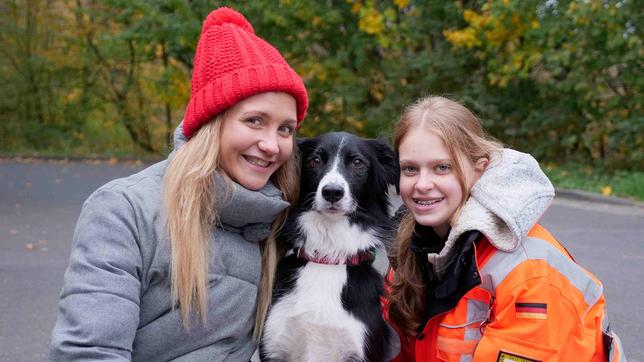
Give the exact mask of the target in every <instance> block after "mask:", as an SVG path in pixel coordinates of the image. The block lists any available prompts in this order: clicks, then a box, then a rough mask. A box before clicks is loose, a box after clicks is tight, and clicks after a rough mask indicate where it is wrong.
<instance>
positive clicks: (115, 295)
mask: <svg viewBox="0 0 644 362" xmlns="http://www.w3.org/2000/svg"><path fill="white" fill-rule="evenodd" d="M191 88H192V89H191V96H190V101H189V103H188V106H187V110H186V113H185V117H184V120H183V123H182V125H180V127H179V128H178V129H177V131H176V132H175V150H174V152H173V153H172V154H171V155H170V156H169V157H168V159H167V160H165V161H163V162H160V163H158V164H155V165H153V166H151V167H149V168H147V169H145V170H143V171H141V172H139V173H137V174H135V175H132V176H130V177H126V178H123V179H118V180H114V181H112V182H110V183H108V184H106V185H104V186H102V187H101V188H99V189H98V190H97V191H96V192H94V193H93V194H92V195H91V196H90V197H89V199H88V200H87V201H86V202H85V204H84V206H83V210H82V212H81V215H80V218H79V220H78V224H77V227H76V231H75V234H74V241H73V245H72V253H71V258H70V263H69V267H68V269H67V272H66V274H65V280H64V285H63V290H62V292H61V295H60V304H59V313H58V320H57V323H56V326H55V328H54V330H53V333H52V343H51V349H50V354H49V359H50V360H54V361H69V360H81V359H82V360H108V359H109V360H139V361H168V360H181V361H187V360H189V361H224V360H226V361H248V360H249V359H250V357H251V355H252V354H253V351H254V349H255V344H254V343H253V342H254V341H253V335H254V336H255V337H256V336H259V335H260V334H261V329H262V322H263V320H264V317H265V314H266V308H267V305H268V302H269V300H270V293H271V288H272V282H273V275H274V269H275V265H276V261H277V257H278V248H277V245H276V241H275V233H276V230H278V229H279V227H280V226H281V223H282V221H283V220H284V218H285V216H286V211H287V207H288V206H289V202H292V201H294V200H296V197H297V194H298V185H297V177H296V170H295V168H294V159H293V149H294V137H295V135H294V134H295V130H296V129H297V127H299V125H300V123H301V122H302V120H303V119H304V116H305V114H306V110H307V106H308V98H307V93H306V89H305V88H304V84H303V82H302V80H301V78H300V77H299V76H298V75H297V74H296V73H295V71H293V69H292V68H291V67H290V66H289V65H288V64H287V63H286V61H285V60H284V59H283V57H282V56H281V55H280V53H279V52H278V51H277V50H276V49H275V48H274V47H272V46H271V45H270V44H268V43H267V42H266V41H264V40H263V39H261V38H259V37H257V36H256V35H255V34H254V31H253V27H252V26H251V24H250V23H248V21H247V20H246V19H245V18H244V17H243V16H242V15H241V14H239V13H237V12H236V11H234V10H232V9H229V8H220V9H217V10H215V11H213V12H212V13H210V15H208V17H207V19H206V20H205V22H204V24H203V28H202V32H201V37H200V39H199V43H198V46H197V51H196V54H195V58H194V69H193V74H192V83H191Z"/></svg>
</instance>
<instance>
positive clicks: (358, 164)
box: [351, 158, 364, 167]
mask: <svg viewBox="0 0 644 362" xmlns="http://www.w3.org/2000/svg"><path fill="white" fill-rule="evenodd" d="M351 166H353V167H362V166H364V161H362V160H361V159H359V158H354V159H353V161H351Z"/></svg>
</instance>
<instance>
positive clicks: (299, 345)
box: [264, 263, 366, 361]
mask: <svg viewBox="0 0 644 362" xmlns="http://www.w3.org/2000/svg"><path fill="white" fill-rule="evenodd" d="M346 281H347V269H346V266H344V265H325V264H316V263H307V264H306V265H305V266H304V267H303V268H302V269H301V270H300V274H299V277H298V278H297V282H296V285H295V287H294V288H293V290H291V292H290V293H289V294H288V295H286V296H284V297H283V298H282V299H280V300H279V301H278V302H277V303H276V304H275V305H273V307H272V310H271V313H270V315H269V318H268V319H267V321H266V324H265V331H264V338H265V340H266V342H267V343H266V344H267V345H268V346H271V350H267V351H266V352H267V357H269V358H275V359H280V360H288V361H345V360H350V359H351V360H362V359H363V358H364V351H363V349H362V348H363V347H362V346H363V345H364V343H363V342H364V338H365V333H366V328H365V326H364V324H363V323H362V322H360V321H359V320H358V319H356V318H355V317H353V316H352V315H350V314H349V313H348V312H347V311H346V310H345V309H344V308H343V307H342V299H341V295H342V288H343V287H344V285H345V283H346ZM330 346H333V348H329V347H330ZM286 351H288V356H287V355H286V353H285V352H286Z"/></svg>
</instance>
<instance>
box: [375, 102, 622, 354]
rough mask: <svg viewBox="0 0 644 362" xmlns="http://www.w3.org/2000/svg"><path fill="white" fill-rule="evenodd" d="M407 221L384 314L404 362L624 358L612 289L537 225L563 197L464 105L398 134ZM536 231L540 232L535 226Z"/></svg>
mask: <svg viewBox="0 0 644 362" xmlns="http://www.w3.org/2000/svg"><path fill="white" fill-rule="evenodd" d="M394 148H395V149H396V151H397V152H398V157H399V161H400V195H401V197H402V199H403V201H404V204H405V205H406V207H407V211H404V212H403V214H404V215H403V216H402V220H401V224H400V228H399V230H398V237H397V240H396V251H395V253H394V255H393V260H392V265H393V270H392V271H391V272H390V274H389V278H388V279H389V281H390V285H389V295H388V306H387V308H386V310H385V314H386V316H387V318H388V320H389V321H390V322H392V324H393V325H394V326H395V327H396V329H397V330H398V332H399V334H400V336H401V337H402V338H401V342H402V343H401V345H402V346H401V347H402V348H401V353H400V355H399V356H398V357H397V358H396V359H395V360H396V361H526V362H528V361H577V360H579V361H606V360H610V361H622V360H625V359H624V356H623V352H622V349H621V345H620V343H619V338H618V337H617V335H615V334H614V333H613V332H612V331H611V330H610V329H609V328H608V319H607V317H606V314H605V299H604V295H603V292H602V285H601V283H600V282H599V281H598V280H597V279H596V278H595V277H594V276H593V275H592V274H591V273H590V272H588V271H587V270H585V269H583V268H582V267H581V266H579V265H578V264H576V263H575V261H574V260H573V259H572V257H571V256H570V254H568V252H567V251H566V249H565V248H564V247H563V246H562V245H561V244H560V243H559V242H558V241H557V240H556V239H555V238H554V237H553V236H552V235H551V234H550V233H549V232H548V231H547V230H546V229H545V228H543V227H542V226H540V225H538V224H536V223H537V222H538V221H539V218H540V217H541V215H543V213H544V212H545V211H546V209H547V208H548V206H549V205H550V202H551V200H552V198H553V197H554V190H553V188H552V185H551V184H550V182H549V181H548V179H547V178H546V176H545V175H544V174H543V172H541V170H540V168H539V165H538V164H537V162H536V161H535V160H534V158H532V157H531V156H530V155H528V154H524V153H520V152H517V151H513V150H510V149H504V148H503V147H502V146H501V145H500V144H499V143H497V142H496V141H494V140H492V139H490V138H489V137H488V136H487V135H486V134H485V131H484V130H483V128H482V126H481V124H480V122H479V120H478V119H477V118H476V116H474V114H472V112H470V111H469V110H468V109H467V108H465V107H464V106H462V105H461V104H459V103H457V102H455V101H452V100H450V99H447V98H443V97H427V98H424V99H421V100H419V101H418V102H416V103H414V104H412V105H411V106H409V107H408V108H407V109H406V111H405V112H404V113H403V115H402V117H401V118H400V121H399V122H398V123H397V125H396V129H395V132H394ZM535 224H536V225H535Z"/></svg>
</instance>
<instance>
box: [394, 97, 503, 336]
mask: <svg viewBox="0 0 644 362" xmlns="http://www.w3.org/2000/svg"><path fill="white" fill-rule="evenodd" d="M417 129H425V130H430V131H432V132H435V133H436V134H437V135H438V136H439V138H441V139H442V141H443V142H444V143H445V147H446V148H447V150H448V153H449V157H450V160H451V162H452V163H453V165H454V169H455V172H456V175H457V178H458V180H459V183H460V186H461V190H462V192H463V195H464V197H463V201H462V203H464V202H465V201H466V200H467V197H468V196H469V187H468V182H467V181H468V180H465V172H464V168H463V166H464V164H463V162H470V163H471V164H475V163H476V161H477V160H479V159H481V158H487V159H489V158H490V156H491V154H492V153H493V152H495V151H496V150H499V149H501V148H502V147H503V145H502V144H501V143H499V142H498V141H496V140H494V139H493V138H491V137H489V136H488V135H487V134H486V133H485V131H484V129H483V126H482V125H481V121H480V120H479V119H478V118H477V117H476V115H474V113H472V112H471V111H470V110H469V109H467V108H466V107H465V106H463V105H461V104H460V103H458V102H456V101H453V100H451V99H448V98H445V97H439V96H428V97H425V98H421V99H419V100H418V101H416V102H415V103H413V104H411V105H409V106H408V107H407V108H406V109H405V110H404V112H403V114H402V115H401V117H400V120H399V121H398V122H397V123H396V127H395V129H394V142H393V143H394V149H395V150H396V152H398V150H399V148H400V143H401V142H402V141H403V139H404V137H405V136H406V135H407V134H408V133H409V132H413V131H414V130H417ZM461 206H462V204H461ZM459 209H460V207H459ZM457 217H458V209H457V211H456V212H455V213H454V216H453V217H452V218H451V220H450V221H451V223H452V224H453V223H454V221H455V220H456V218H457ZM414 227H415V221H414V217H413V215H412V214H411V213H410V212H406V213H405V215H404V216H403V217H402V219H401V222H400V225H399V227H398V232H397V235H396V241H395V243H394V245H395V247H394V250H393V253H392V260H391V264H392V266H393V267H394V268H395V269H396V273H395V279H394V280H393V282H392V283H391V291H390V293H389V296H388V297H389V303H390V304H389V315H390V316H391V319H392V321H393V322H394V323H396V324H397V325H398V326H399V327H400V328H402V329H403V330H405V331H406V332H407V333H415V331H416V330H417V329H418V328H419V327H420V319H421V317H422V315H423V313H424V312H425V305H424V303H425V297H424V293H425V283H424V281H423V277H422V275H421V274H420V266H419V265H417V261H416V256H415V254H414V253H413V252H412V251H411V247H410V246H411V240H412V234H413V232H414Z"/></svg>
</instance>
